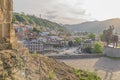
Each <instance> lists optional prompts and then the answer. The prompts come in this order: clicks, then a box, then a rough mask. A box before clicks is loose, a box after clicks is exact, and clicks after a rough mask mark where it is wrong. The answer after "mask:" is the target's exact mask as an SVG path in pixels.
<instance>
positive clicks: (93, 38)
mask: <svg viewBox="0 0 120 80" xmlns="http://www.w3.org/2000/svg"><path fill="white" fill-rule="evenodd" d="M88 37H89V38H90V39H92V40H95V37H96V35H95V34H93V33H90V34H89V35H88Z"/></svg>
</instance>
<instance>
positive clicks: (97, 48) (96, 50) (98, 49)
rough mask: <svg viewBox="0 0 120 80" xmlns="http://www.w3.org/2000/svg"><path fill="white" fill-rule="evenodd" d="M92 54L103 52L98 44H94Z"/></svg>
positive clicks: (101, 46)
mask: <svg viewBox="0 0 120 80" xmlns="http://www.w3.org/2000/svg"><path fill="white" fill-rule="evenodd" d="M93 52H94V53H102V52H103V45H102V44H101V43H100V42H96V43H95V44H94V48H93Z"/></svg>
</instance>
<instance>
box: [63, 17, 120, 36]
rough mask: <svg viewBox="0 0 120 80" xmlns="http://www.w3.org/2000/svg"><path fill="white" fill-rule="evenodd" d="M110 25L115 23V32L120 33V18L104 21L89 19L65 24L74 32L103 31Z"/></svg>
mask: <svg viewBox="0 0 120 80" xmlns="http://www.w3.org/2000/svg"><path fill="white" fill-rule="evenodd" d="M110 25H114V27H115V32H117V33H118V34H120V18H112V19H107V20H103V21H87V22H83V23H80V24H74V25H64V26H65V27H66V28H67V29H69V30H70V31H71V30H72V31H74V32H76V31H77V32H78V31H80V32H92V33H102V32H103V30H105V29H106V28H108V27H109V26H110Z"/></svg>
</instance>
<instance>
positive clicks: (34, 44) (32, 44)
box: [24, 40, 44, 53]
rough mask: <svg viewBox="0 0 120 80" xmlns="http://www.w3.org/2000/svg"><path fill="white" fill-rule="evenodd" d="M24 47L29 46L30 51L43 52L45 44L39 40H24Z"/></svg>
mask: <svg viewBox="0 0 120 80" xmlns="http://www.w3.org/2000/svg"><path fill="white" fill-rule="evenodd" d="M24 47H26V48H28V49H29V50H30V52H35V51H36V52H37V53H40V52H43V51H44V49H43V44H42V43H41V42H40V41H39V40H32V41H24Z"/></svg>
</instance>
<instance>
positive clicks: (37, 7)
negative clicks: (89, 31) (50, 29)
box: [14, 0, 120, 24]
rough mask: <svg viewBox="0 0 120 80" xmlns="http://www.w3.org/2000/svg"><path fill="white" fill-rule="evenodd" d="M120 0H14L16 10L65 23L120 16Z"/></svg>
mask: <svg viewBox="0 0 120 80" xmlns="http://www.w3.org/2000/svg"><path fill="white" fill-rule="evenodd" d="M119 8H120V0H14V11H15V12H25V13H27V14H35V15H37V16H39V15H40V14H41V16H42V18H45V19H48V20H51V21H54V22H57V23H63V24H75V23H80V22H83V21H88V20H105V19H109V18H119V17H120V10H119Z"/></svg>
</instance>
